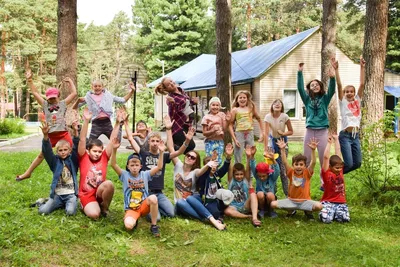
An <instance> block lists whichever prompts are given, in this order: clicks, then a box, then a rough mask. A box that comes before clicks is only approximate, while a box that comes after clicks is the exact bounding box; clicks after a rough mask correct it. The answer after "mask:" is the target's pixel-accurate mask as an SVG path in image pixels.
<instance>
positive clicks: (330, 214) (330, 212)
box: [319, 135, 350, 223]
mask: <svg viewBox="0 0 400 267" xmlns="http://www.w3.org/2000/svg"><path fill="white" fill-rule="evenodd" d="M332 143H335V155H332V156H331V157H329V155H330V151H331V145H332ZM343 170H344V163H343V160H342V159H341V158H340V144H339V138H338V136H337V135H332V136H330V137H328V144H327V145H326V148H325V153H324V160H323V163H322V179H323V181H324V188H325V190H324V195H323V196H322V199H321V202H322V206H323V208H322V210H321V211H320V213H319V219H320V220H321V221H322V222H323V223H331V222H332V221H337V222H349V221H350V214H349V207H348V206H347V203H346V191H345V186H344V176H343Z"/></svg>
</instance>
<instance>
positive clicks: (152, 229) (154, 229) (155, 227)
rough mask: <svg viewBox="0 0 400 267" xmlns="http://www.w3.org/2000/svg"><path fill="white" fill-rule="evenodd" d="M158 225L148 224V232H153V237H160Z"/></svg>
mask: <svg viewBox="0 0 400 267" xmlns="http://www.w3.org/2000/svg"><path fill="white" fill-rule="evenodd" d="M159 229H160V227H159V226H158V225H152V226H150V232H151V233H152V234H153V236H154V237H160V230H159Z"/></svg>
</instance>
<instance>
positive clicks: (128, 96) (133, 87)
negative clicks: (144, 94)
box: [124, 82, 136, 102]
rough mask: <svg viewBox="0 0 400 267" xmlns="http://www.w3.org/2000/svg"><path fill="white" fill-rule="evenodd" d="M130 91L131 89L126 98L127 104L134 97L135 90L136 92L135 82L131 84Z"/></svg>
mask: <svg viewBox="0 0 400 267" xmlns="http://www.w3.org/2000/svg"><path fill="white" fill-rule="evenodd" d="M129 89H130V91H129V93H127V94H126V95H125V96H124V99H125V102H126V101H128V100H129V99H130V98H131V97H132V95H133V93H134V92H135V90H136V88H135V85H134V84H133V82H130V83H129Z"/></svg>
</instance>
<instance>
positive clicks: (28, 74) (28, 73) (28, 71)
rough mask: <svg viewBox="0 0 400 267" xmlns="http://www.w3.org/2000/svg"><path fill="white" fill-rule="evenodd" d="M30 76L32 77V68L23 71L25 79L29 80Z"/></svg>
mask: <svg viewBox="0 0 400 267" xmlns="http://www.w3.org/2000/svg"><path fill="white" fill-rule="evenodd" d="M32 77H33V74H32V70H31V69H28V70H27V71H26V72H25V78H26V79H27V80H31V79H32Z"/></svg>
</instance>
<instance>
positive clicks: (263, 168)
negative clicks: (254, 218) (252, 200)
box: [250, 146, 279, 218]
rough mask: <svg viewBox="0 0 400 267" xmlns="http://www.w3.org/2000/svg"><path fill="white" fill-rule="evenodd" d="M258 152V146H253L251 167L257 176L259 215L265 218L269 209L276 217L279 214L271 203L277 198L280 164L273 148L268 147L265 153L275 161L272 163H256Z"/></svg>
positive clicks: (269, 212) (269, 214) (270, 215)
mask: <svg viewBox="0 0 400 267" xmlns="http://www.w3.org/2000/svg"><path fill="white" fill-rule="evenodd" d="M256 152H257V149H256V147H255V146H254V147H252V148H251V155H250V168H251V171H252V173H253V176H254V178H256V192H257V199H258V208H259V209H260V211H259V212H258V216H259V217H260V218H264V213H265V211H267V212H268V216H269V217H271V218H276V217H278V215H277V214H276V212H275V211H274V210H273V209H271V208H270V205H271V202H272V201H274V200H275V187H276V180H277V179H278V175H279V165H278V164H277V162H276V161H275V158H274V150H273V148H270V147H269V148H267V150H266V151H265V153H264V156H265V157H266V158H268V159H270V160H271V161H272V162H273V164H271V165H269V164H267V163H265V162H260V163H258V164H257V165H256V160H255V159H254V155H255V154H256Z"/></svg>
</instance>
